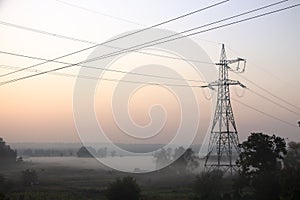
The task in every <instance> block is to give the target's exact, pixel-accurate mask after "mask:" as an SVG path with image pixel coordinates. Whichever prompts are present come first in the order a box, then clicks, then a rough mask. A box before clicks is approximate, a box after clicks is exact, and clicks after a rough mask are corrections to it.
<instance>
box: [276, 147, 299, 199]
mask: <svg viewBox="0 0 300 200" xmlns="http://www.w3.org/2000/svg"><path fill="white" fill-rule="evenodd" d="M280 185H281V198H282V199H285V200H296V199H299V197H300V143H296V142H290V143H289V146H288V151H287V154H286V156H285V158H284V168H283V170H282V172H281V179H280Z"/></svg>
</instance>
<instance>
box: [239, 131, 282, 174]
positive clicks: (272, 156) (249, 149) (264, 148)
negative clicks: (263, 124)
mask: <svg viewBox="0 0 300 200" xmlns="http://www.w3.org/2000/svg"><path fill="white" fill-rule="evenodd" d="M239 147H240V148H241V153H240V156H239V159H238V160H237V165H238V167H239V168H240V169H241V171H242V173H244V174H246V175H247V176H252V175H255V174H261V173H264V172H269V171H274V170H275V171H276V170H278V169H280V168H281V165H280V161H282V160H283V156H284V155H285V154H286V153H287V151H286V143H285V141H284V139H283V138H280V137H277V136H275V135H272V136H269V135H266V134H263V133H251V135H250V136H249V137H248V140H247V141H245V142H243V143H242V144H240V145H239Z"/></svg>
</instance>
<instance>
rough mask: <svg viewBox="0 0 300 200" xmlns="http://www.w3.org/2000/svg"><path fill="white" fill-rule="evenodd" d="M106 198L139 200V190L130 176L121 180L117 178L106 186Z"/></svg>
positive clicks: (111, 199)
mask: <svg viewBox="0 0 300 200" xmlns="http://www.w3.org/2000/svg"><path fill="white" fill-rule="evenodd" d="M106 197H107V199H109V200H124V199H128V200H129V199H130V200H139V199H140V197H141V189H140V186H139V185H138V184H137V182H136V180H135V179H134V178H132V177H130V176H126V177H124V178H123V179H120V178H117V179H116V181H114V182H112V183H111V184H110V185H109V186H108V188H107V190H106Z"/></svg>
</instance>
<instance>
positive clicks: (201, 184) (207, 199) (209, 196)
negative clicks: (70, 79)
mask: <svg viewBox="0 0 300 200" xmlns="http://www.w3.org/2000/svg"><path fill="white" fill-rule="evenodd" d="M223 190H224V184H223V173H222V172H221V171H217V170H215V171H211V172H202V173H201V174H200V175H199V176H197V177H196V181H195V184H194V191H195V193H196V195H197V198H198V199H200V200H220V199H221V196H222V193H223Z"/></svg>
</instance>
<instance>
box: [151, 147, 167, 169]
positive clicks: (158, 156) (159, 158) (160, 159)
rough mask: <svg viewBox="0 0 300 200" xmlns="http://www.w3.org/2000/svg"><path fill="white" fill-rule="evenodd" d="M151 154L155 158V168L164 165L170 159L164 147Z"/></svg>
mask: <svg viewBox="0 0 300 200" xmlns="http://www.w3.org/2000/svg"><path fill="white" fill-rule="evenodd" d="M153 156H154V158H155V163H156V169H159V168H162V167H164V166H166V165H167V164H168V163H170V161H171V157H170V155H169V153H168V151H166V150H165V149H164V148H162V149H161V150H160V151H158V152H155V154H154V155H153Z"/></svg>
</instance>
